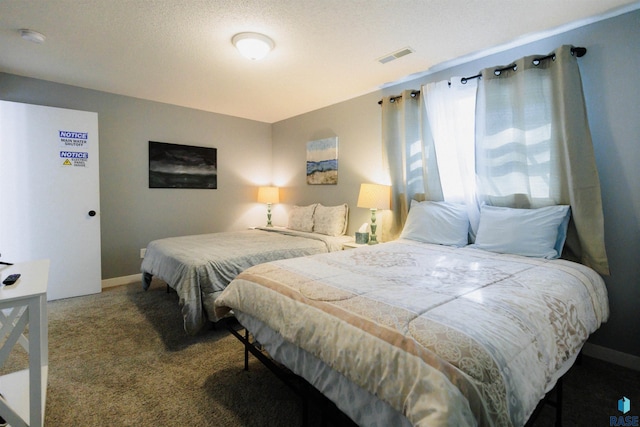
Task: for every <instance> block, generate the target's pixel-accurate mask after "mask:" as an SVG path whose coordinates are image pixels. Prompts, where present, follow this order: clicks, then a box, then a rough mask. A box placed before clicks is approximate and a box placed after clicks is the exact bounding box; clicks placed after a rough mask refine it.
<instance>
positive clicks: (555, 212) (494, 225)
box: [473, 205, 570, 259]
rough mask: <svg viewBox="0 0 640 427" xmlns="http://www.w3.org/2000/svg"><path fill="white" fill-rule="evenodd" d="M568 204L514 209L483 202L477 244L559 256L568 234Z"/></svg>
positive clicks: (493, 249) (496, 249) (503, 250)
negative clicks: (488, 204)
mask: <svg viewBox="0 0 640 427" xmlns="http://www.w3.org/2000/svg"><path fill="white" fill-rule="evenodd" d="M569 215H570V211H569V206H565V205H558V206H547V207H545V208H538V209H514V208H503V207H498V206H486V205H483V206H482V207H481V208H480V225H479V226H478V233H477V235H476V242H475V244H474V245H473V246H474V247H476V248H480V249H484V250H487V251H491V252H499V253H508V254H516V255H524V256H529V257H537V258H547V259H553V258H558V257H559V256H560V255H561V254H562V247H563V246H564V240H565V239H566V236H567V225H568V224H569Z"/></svg>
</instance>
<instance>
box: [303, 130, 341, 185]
mask: <svg viewBox="0 0 640 427" xmlns="http://www.w3.org/2000/svg"><path fill="white" fill-rule="evenodd" d="M307 184H310V185H335V184H338V137H332V138H325V139H318V140H315V141H309V142H307Z"/></svg>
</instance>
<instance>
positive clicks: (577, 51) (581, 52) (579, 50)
mask: <svg viewBox="0 0 640 427" xmlns="http://www.w3.org/2000/svg"><path fill="white" fill-rule="evenodd" d="M586 54H587V48H586V47H572V48H571V55H575V56H577V57H578V58H582V57H583V56H585V55H586ZM555 57H556V54H555V53H552V54H550V55H547V56H543V57H540V58H534V59H533V64H534V65H538V64H539V63H540V62H542V61H546V60H547V59H554V60H555ZM515 67H516V64H511V65H508V66H506V67H504V68H496V69H495V70H494V71H493V72H494V73H495V74H496V76H499V75H500V73H502V72H503V71H506V70H515ZM480 77H482V73H480V74H476V75H475V76H471V77H462V78H461V79H460V83H462V84H466V83H467V82H468V81H469V80H473V79H477V78H480ZM449 86H451V82H449ZM418 95H420V91H419V90H414V91H413V92H411V97H412V98H415V97H416V96H418ZM400 98H402V95H398V96H392V97H391V98H389V102H392V103H393V102H396V99H400ZM378 105H382V100H380V101H378Z"/></svg>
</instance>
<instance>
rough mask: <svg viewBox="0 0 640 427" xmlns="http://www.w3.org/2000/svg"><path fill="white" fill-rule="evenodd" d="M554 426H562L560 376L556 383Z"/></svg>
mask: <svg viewBox="0 0 640 427" xmlns="http://www.w3.org/2000/svg"><path fill="white" fill-rule="evenodd" d="M555 426H556V427H562V378H560V379H559V380H558V383H557V384H556V424H555Z"/></svg>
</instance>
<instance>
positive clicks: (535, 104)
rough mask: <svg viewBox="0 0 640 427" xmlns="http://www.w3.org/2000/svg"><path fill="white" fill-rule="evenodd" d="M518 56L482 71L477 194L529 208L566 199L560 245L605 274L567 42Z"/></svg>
mask: <svg viewBox="0 0 640 427" xmlns="http://www.w3.org/2000/svg"><path fill="white" fill-rule="evenodd" d="M552 56H553V57H552V58H549V59H546V60H543V61H534V59H536V58H539V57H534V56H530V57H525V58H522V59H519V60H518V61H516V62H515V66H514V67H513V68H510V69H508V70H503V71H502V72H500V73H499V75H496V73H495V68H491V69H485V70H483V71H482V79H481V81H480V83H479V86H478V95H477V108H476V130H477V134H476V150H475V152H476V173H477V183H478V185H477V188H476V191H477V194H478V199H479V200H480V201H483V202H486V203H487V204H491V205H498V206H510V207H521V208H535V207H540V206H547V205H553V204H566V205H571V211H572V222H571V224H572V226H571V228H570V230H569V235H568V239H567V247H568V248H569V249H570V250H571V252H572V253H573V254H574V255H575V256H576V257H577V259H578V260H580V262H582V263H583V264H586V265H588V266H590V267H592V268H593V269H595V270H596V271H598V272H599V273H602V274H608V273H609V267H608V261H607V255H606V252H605V247H604V221H603V215H602V201H601V197H600V182H599V180H598V171H597V169H596V164H595V156H594V152H593V145H592V142H591V134H590V131H589V124H588V122H587V114H586V108H585V104H584V96H583V92H582V81H581V78H580V71H579V69H578V63H577V60H576V57H574V56H573V55H572V49H571V46H562V47H560V48H559V49H557V50H556V51H555V53H554V54H552Z"/></svg>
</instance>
